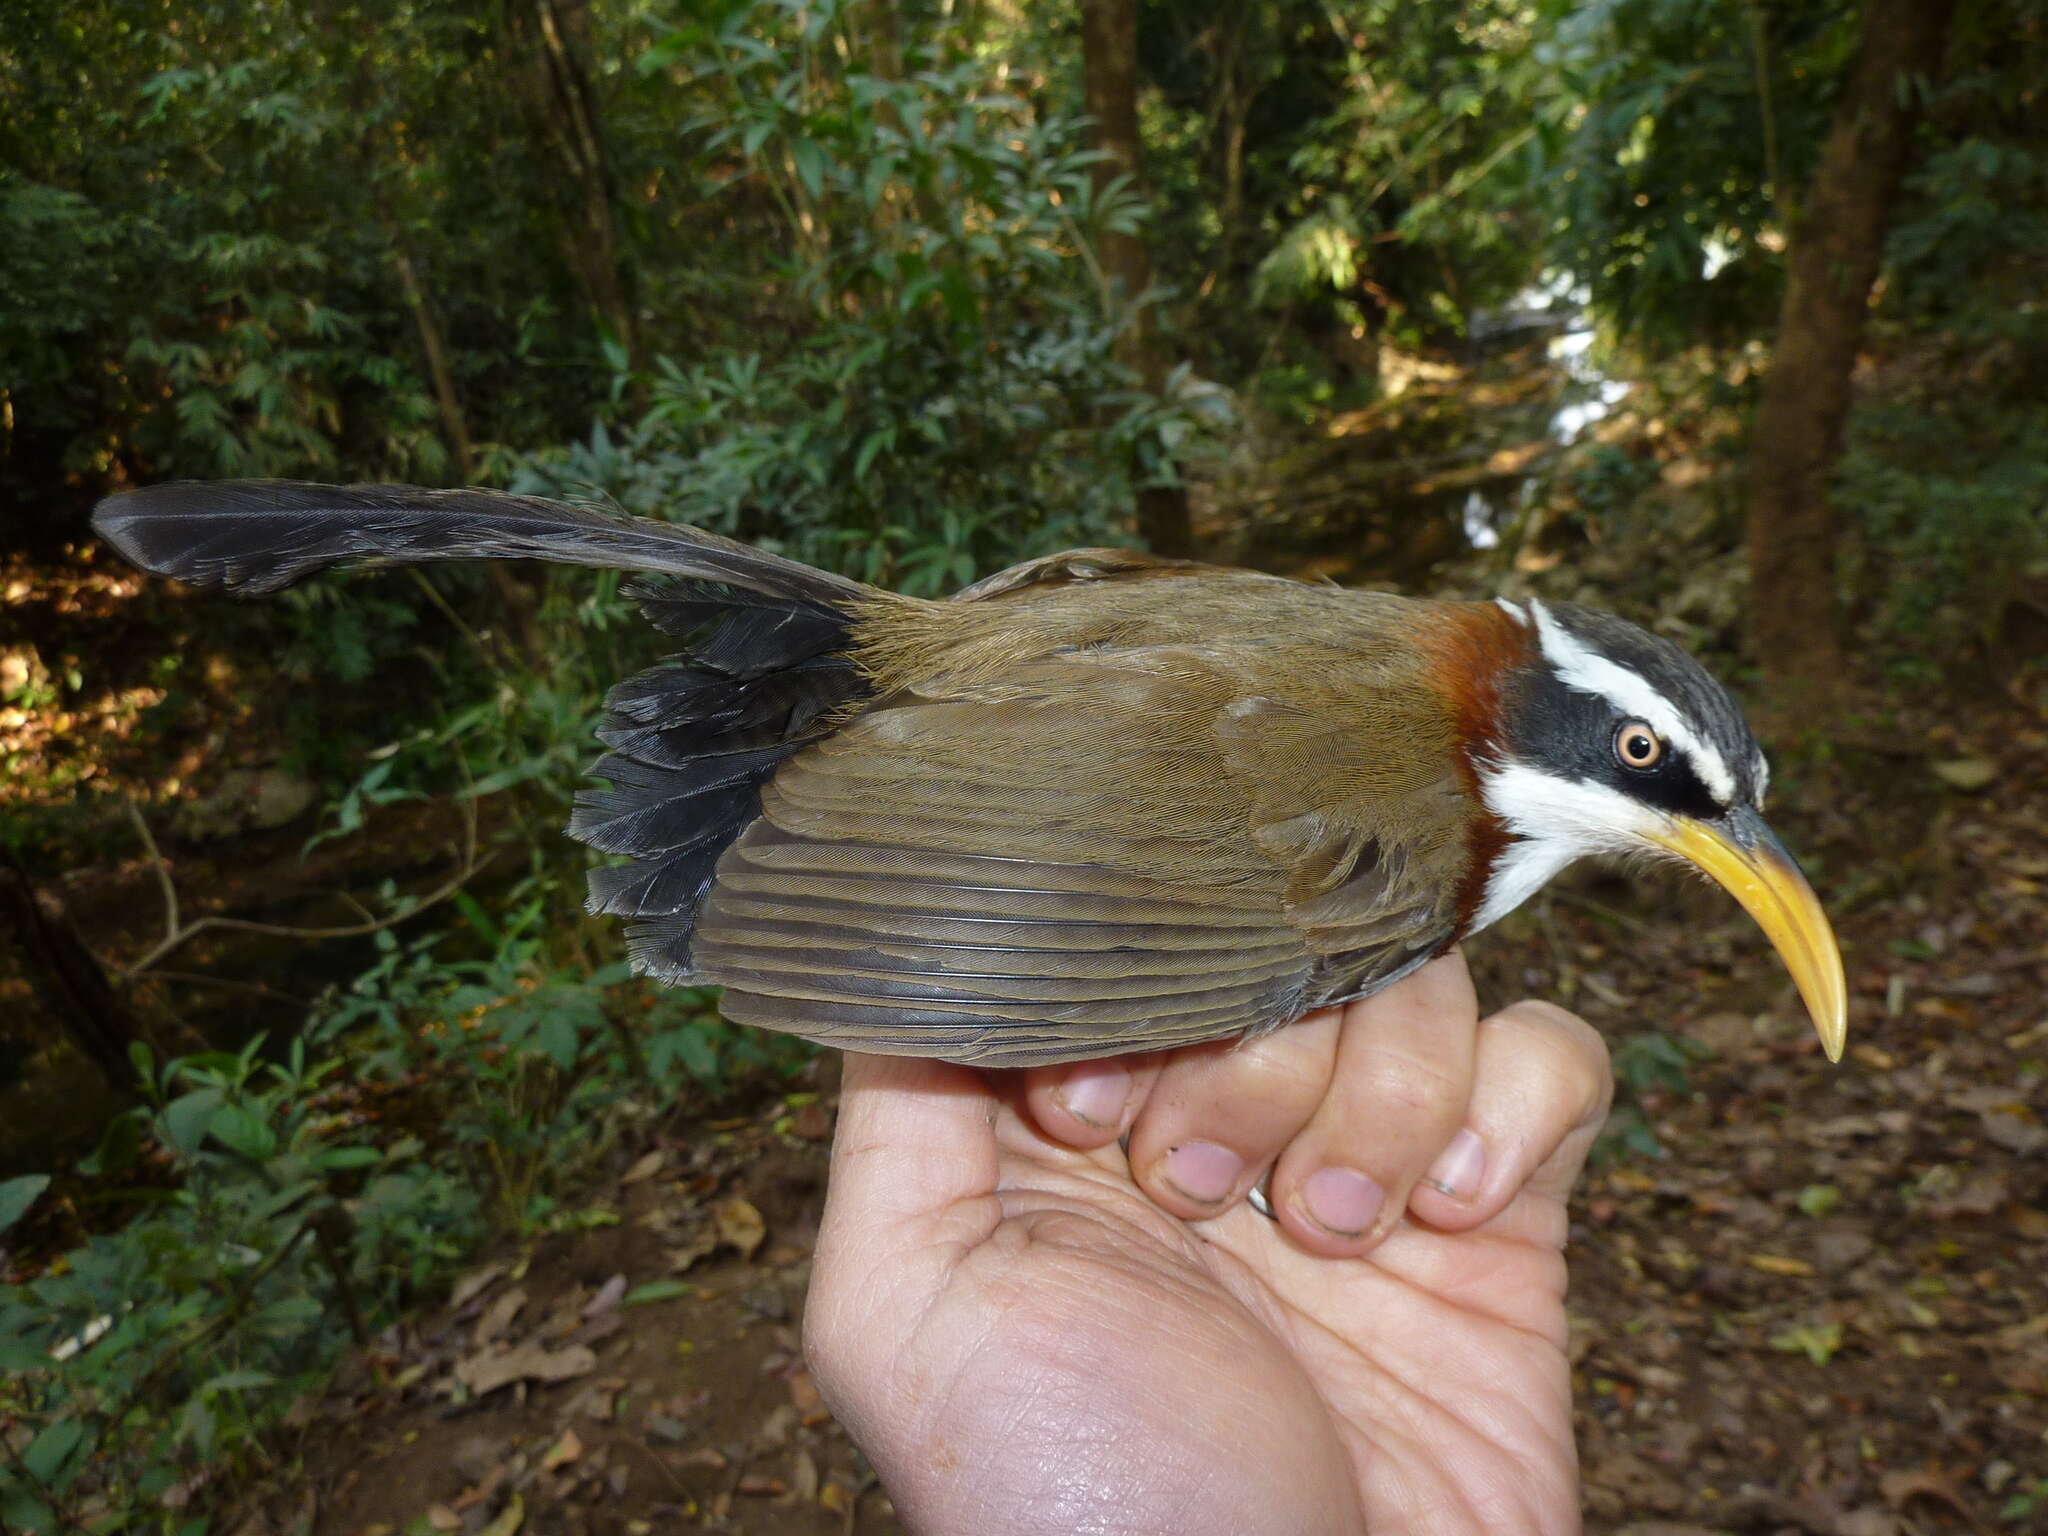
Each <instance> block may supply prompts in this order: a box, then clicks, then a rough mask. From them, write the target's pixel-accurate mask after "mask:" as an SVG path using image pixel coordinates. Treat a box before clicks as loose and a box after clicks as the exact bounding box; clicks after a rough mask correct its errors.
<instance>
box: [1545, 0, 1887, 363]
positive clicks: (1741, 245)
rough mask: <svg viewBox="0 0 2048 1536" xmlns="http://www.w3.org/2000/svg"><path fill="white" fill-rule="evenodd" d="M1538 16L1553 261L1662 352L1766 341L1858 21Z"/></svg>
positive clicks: (1814, 9)
mask: <svg viewBox="0 0 2048 1536" xmlns="http://www.w3.org/2000/svg"><path fill="white" fill-rule="evenodd" d="M1539 13H1540V17H1541V20H1540V21H1539V23H1538V37H1539V42H1538V45H1537V48H1536V55H1535V56H1536V58H1537V60H1538V61H1539V63H1540V65H1541V66H1542V72H1541V75H1540V77H1539V78H1540V79H1541V80H1542V81H1543V82H1544V86H1545V89H1544V94H1543V98H1542V102H1541V117H1540V119H1539V121H1540V123H1541V133H1540V143H1541V146H1542V154H1541V157H1540V158H1539V159H1538V160H1536V161H1535V162H1534V163H1533V164H1532V165H1531V167H1530V168H1531V170H1532V171H1533V172H1534V179H1533V180H1532V182H1531V183H1530V184H1529V186H1528V188H1527V192H1528V194H1529V195H1531V196H1533V197H1535V198H1539V199H1542V200H1545V201H1547V202H1549V203H1550V205H1551V207H1552V210H1553V211H1552V223H1551V226H1550V252H1551V257H1552V259H1553V260H1554V261H1555V262H1557V264H1558V265H1560V266H1562V267H1564V268H1565V269H1567V270H1569V271H1571V272H1573V273H1574V274H1576V275H1577V276H1578V278H1579V279H1580V280H1581V281H1582V282H1584V283H1586V284H1587V285H1588V286H1589V287H1590V289H1591V291H1592V295H1593V302H1594V304H1595V306H1596V307H1597V308H1598V309H1599V311H1600V312H1601V313H1602V314H1603V315H1604V316H1605V317H1606V318H1607V319H1608V320H1609V321H1610V323H1611V324H1612V325H1613V326H1614V327H1615V329H1616V330H1617V331H1619V332H1620V333H1621V334H1623V335H1625V336H1627V337H1629V338H1630V339H1632V340H1634V341H1636V342H1638V343H1639V344H1642V345H1644V346H1646V347H1648V348H1651V349H1653V350H1671V349H1675V348H1678V347H1682V346H1686V345H1690V344H1692V343H1694V342H1696V341H1699V340H1701V339H1714V340H1720V341H1723V342H1726V341H1731V340H1736V339H1741V338H1744V337H1747V336H1750V335H1754V334H1756V333H1757V332H1758V331H1759V330H1762V329H1764V328H1767V327H1768V325H1769V324H1770V322H1771V320H1772V318H1773V317H1774V315H1775V313H1776V292H1777V286H1778V283H1779V280H1780V279H1779V271H1778V257H1777V252H1778V251H1779V250H1780V249H1782V236H1783V231H1784V228H1785V225H1786V222H1787V219H1788V213H1789V211H1790V208H1791V206H1792V203H1793V201H1794V199H1795V198H1796V197H1797V195H1798V191H1799V189H1800V188H1802V187H1803V186H1804V185H1805V183H1806V178H1807V176H1808V175H1809V173H1810V171H1811V168H1812V165H1813V163H1814V160H1815V159H1816V158H1817V157H1818V154H1819V149H1820V143H1821V139H1822V137H1823V135H1824V134H1825V131H1826V123H1827V112H1828V109H1829V107H1830V106H1831V105H1832V92H1833V88H1834V86H1835V84H1836V82H1837V81H1838V80H1839V78H1840V76H1841V73H1842V70H1843V68H1844V66H1845V64H1846V63H1847V60H1848V57H1849V54H1850V52H1851V50H1852V49H1853V47H1854V44H1855V26H1854V23H1855V10H1854V8H1853V7H1849V6H1844V5H1841V4H1839V3H1830V4H1822V5H1814V4H1805V3H1800V4H1791V3H1783V0H1771V3H1767V4H1754V5H1740V6H1731V5H1724V4H1720V3H1718V0H1603V3H1599V4H1593V5H1581V4H1577V3H1574V0H1544V4H1543V5H1542V6H1540V7H1539ZM1710 274H1711V275H1710Z"/></svg>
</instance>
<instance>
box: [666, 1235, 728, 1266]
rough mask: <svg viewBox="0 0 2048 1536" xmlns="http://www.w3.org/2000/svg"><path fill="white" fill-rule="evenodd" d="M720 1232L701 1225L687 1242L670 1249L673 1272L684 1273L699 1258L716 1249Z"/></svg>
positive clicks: (669, 1262) (669, 1256)
mask: <svg viewBox="0 0 2048 1536" xmlns="http://www.w3.org/2000/svg"><path fill="white" fill-rule="evenodd" d="M717 1247H718V1234H717V1233H716V1232H714V1231H713V1230H712V1229H711V1228H709V1227H700V1228H698V1229H697V1231H695V1232H693V1233H691V1234H690V1237H689V1240H688V1241H687V1242H684V1243H681V1244H679V1245H677V1246H676V1247H674V1248H671V1249H670V1250H669V1255H668V1267H669V1271H670V1273H672V1274H678V1275H680V1274H683V1273H684V1272H685V1271H687V1270H688V1269H689V1268H690V1267H691V1266H692V1265H694V1264H695V1263H696V1262H697V1261H698V1260H699V1259H701V1258H703V1257H705V1256H706V1255H707V1254H710V1253H712V1252H714V1251H716V1249H717Z"/></svg>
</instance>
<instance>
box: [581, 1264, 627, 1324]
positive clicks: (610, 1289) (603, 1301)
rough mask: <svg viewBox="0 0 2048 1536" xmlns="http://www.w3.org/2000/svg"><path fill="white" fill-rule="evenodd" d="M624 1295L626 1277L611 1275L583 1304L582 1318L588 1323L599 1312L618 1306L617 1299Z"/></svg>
mask: <svg viewBox="0 0 2048 1536" xmlns="http://www.w3.org/2000/svg"><path fill="white" fill-rule="evenodd" d="M625 1294H626V1277H625V1276H624V1275H613V1276H612V1277H611V1279H609V1280H607V1281H605V1283H604V1284H603V1285H601V1286H599V1287H598V1288H597V1294H596V1295H595V1296H593V1297H591V1298H590V1300H588V1301H586V1302H585V1303H584V1304H583V1311H582V1316H583V1318H584V1319H585V1320H586V1321H588V1320H589V1319H590V1318H593V1317H596V1316H597V1315H598V1314H599V1313H600V1312H609V1311H611V1309H612V1308H613V1307H616V1306H617V1305H618V1304H619V1298H620V1297H622V1296H624V1295H625Z"/></svg>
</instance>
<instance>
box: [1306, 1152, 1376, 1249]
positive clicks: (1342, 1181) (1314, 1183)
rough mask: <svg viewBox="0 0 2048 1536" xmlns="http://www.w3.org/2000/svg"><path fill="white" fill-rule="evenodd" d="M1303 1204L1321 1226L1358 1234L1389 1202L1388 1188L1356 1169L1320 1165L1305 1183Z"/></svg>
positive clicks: (1344, 1235) (1350, 1234)
mask: <svg viewBox="0 0 2048 1536" xmlns="http://www.w3.org/2000/svg"><path fill="white" fill-rule="evenodd" d="M1301 1200H1302V1204H1304V1205H1306V1206H1307V1207H1308V1213H1309V1215H1310V1216H1312V1217H1314V1218H1315V1220H1316V1224H1317V1225H1318V1226H1321V1227H1324V1228H1326V1229H1327V1230H1329V1231H1331V1232H1334V1233H1336V1234H1337V1236H1339V1237H1358V1236H1360V1235H1361V1234H1363V1233H1364V1232H1365V1231H1366V1230H1367V1229H1368V1228H1369V1227H1371V1226H1372V1222H1373V1218H1374V1217H1375V1216H1377V1215H1379V1213H1380V1207H1381V1206H1382V1205H1384V1204H1386V1200H1387V1194H1386V1191H1385V1190H1383V1189H1381V1188H1380V1187H1379V1185H1377V1184H1375V1183H1374V1182H1373V1181H1372V1180H1371V1179H1369V1178H1367V1177H1366V1176H1365V1175H1364V1174H1362V1173H1360V1172H1359V1171H1358V1170H1357V1169H1356V1168H1318V1169H1317V1170H1316V1171H1315V1172H1314V1173H1312V1174H1310V1175H1309V1176H1308V1177H1307V1178H1306V1179H1304V1180H1302V1184H1301Z"/></svg>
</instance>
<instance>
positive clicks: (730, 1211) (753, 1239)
mask: <svg viewBox="0 0 2048 1536" xmlns="http://www.w3.org/2000/svg"><path fill="white" fill-rule="evenodd" d="M712 1218H713V1220H714V1221H716V1222H717V1224H718V1240H719V1241H720V1242H721V1243H724V1244H726V1245H727V1246H728V1247H731V1248H736V1249H738V1250H739V1255H740V1257H741V1258H743V1259H751V1258H753V1256H754V1251H755V1250H756V1249H757V1248H759V1247H760V1246H761V1244H762V1243H763V1242H764V1241H765V1240H766V1239H767V1236H768V1223H767V1222H765V1221H763V1220H762V1219H761V1213H760V1212H759V1211H757V1210H755V1209H754V1204H753V1202H752V1201H751V1200H749V1199H747V1197H746V1196H744V1195H734V1196H733V1197H732V1198H731V1199H730V1200H721V1201H719V1203H718V1206H717V1209H716V1210H715V1211H713V1213H712Z"/></svg>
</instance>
